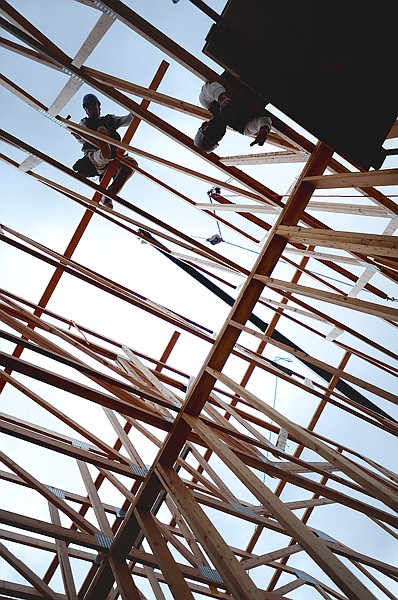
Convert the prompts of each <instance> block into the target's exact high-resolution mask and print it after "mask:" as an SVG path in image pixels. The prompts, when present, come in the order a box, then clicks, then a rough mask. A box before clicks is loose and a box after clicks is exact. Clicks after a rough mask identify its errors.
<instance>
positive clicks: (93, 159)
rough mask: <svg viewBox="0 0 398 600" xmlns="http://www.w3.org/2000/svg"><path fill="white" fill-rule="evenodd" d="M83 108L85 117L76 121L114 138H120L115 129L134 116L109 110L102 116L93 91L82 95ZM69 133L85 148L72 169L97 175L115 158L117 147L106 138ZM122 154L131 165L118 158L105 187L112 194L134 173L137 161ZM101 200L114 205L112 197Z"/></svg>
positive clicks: (93, 175) (102, 172)
mask: <svg viewBox="0 0 398 600" xmlns="http://www.w3.org/2000/svg"><path fill="white" fill-rule="evenodd" d="M83 108H84V110H85V111H86V115H87V117H84V118H83V119H82V120H81V121H80V123H79V125H82V126H83V127H87V128H88V129H91V130H92V131H98V133H102V134H104V135H108V136H109V137H111V138H113V139H114V140H120V135H119V134H118V132H117V131H116V130H117V129H119V127H126V126H127V125H130V123H131V121H132V119H133V115H132V114H128V115H125V116H124V117H117V116H116V115H110V114H108V115H105V116H104V117H101V116H100V113H101V103H100V101H99V100H98V98H97V96H95V95H94V94H86V95H85V96H84V98H83ZM72 135H74V137H75V138H76V139H78V140H79V142H80V143H81V144H82V151H83V152H84V158H81V159H80V160H78V161H77V162H76V163H75V164H74V165H73V169H74V170H75V171H77V172H78V173H80V174H81V175H84V176H85V177H95V176H99V177H100V178H101V177H102V176H103V174H104V173H105V171H106V169H107V167H108V165H109V163H111V162H112V161H113V160H117V158H116V147H115V146H112V145H110V144H108V143H106V142H103V141H100V140H95V139H94V138H93V140H92V143H91V142H89V141H87V140H85V139H83V138H82V137H80V135H78V134H77V133H75V132H72ZM124 158H125V159H126V160H128V162H129V163H130V165H131V167H130V166H127V165H125V164H124V163H120V162H119V161H118V162H119V166H118V169H117V171H116V173H115V175H114V178H113V181H112V183H111V185H110V186H108V188H107V191H109V192H112V193H113V194H117V193H118V192H119V191H120V190H121V189H122V187H123V186H124V184H125V183H126V181H127V180H128V179H129V178H130V177H131V176H132V175H133V173H134V170H135V167H136V166H137V165H138V163H137V161H136V160H134V158H131V157H129V156H128V155H127V154H125V155H124ZM101 204H104V206H107V207H108V208H113V203H112V200H111V199H110V198H107V197H106V196H103V197H102V200H101Z"/></svg>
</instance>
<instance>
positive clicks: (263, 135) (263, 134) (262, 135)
mask: <svg viewBox="0 0 398 600" xmlns="http://www.w3.org/2000/svg"><path fill="white" fill-rule="evenodd" d="M270 131H271V127H270V126H269V125H263V126H262V127H261V129H260V131H259V132H258V134H257V135H256V139H255V140H254V142H252V143H251V144H250V146H255V145H256V144H258V145H259V146H264V144H265V142H266V140H267V137H268V134H269V132H270Z"/></svg>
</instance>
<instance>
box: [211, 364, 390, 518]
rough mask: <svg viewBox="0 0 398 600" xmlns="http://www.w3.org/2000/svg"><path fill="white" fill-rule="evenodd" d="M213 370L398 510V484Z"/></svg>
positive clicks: (309, 445)
mask: <svg viewBox="0 0 398 600" xmlns="http://www.w3.org/2000/svg"><path fill="white" fill-rule="evenodd" d="M208 369H209V370H210V367H208ZM211 373H212V374H213V376H215V377H216V378H217V379H218V380H219V381H221V382H222V383H225V385H227V386H228V387H230V388H231V389H232V390H234V392H236V393H237V394H239V395H240V396H242V398H246V400H247V401H249V402H250V403H251V405H252V406H253V407H259V409H261V411H262V412H264V413H265V414H266V415H267V416H268V417H270V418H271V419H272V420H274V421H275V422H276V423H278V425H279V426H281V427H283V428H284V429H286V431H288V432H289V433H290V434H291V435H294V436H295V437H296V439H298V440H299V441H300V442H301V443H302V444H304V446H306V447H307V448H310V449H311V450H313V451H314V452H317V453H318V454H319V455H320V456H322V457H323V458H324V459H325V460H327V461H328V462H329V463H331V464H332V465H335V466H336V467H337V468H338V469H339V470H341V471H342V472H343V473H345V474H346V475H347V476H348V477H349V478H351V479H352V480H353V481H355V482H357V483H358V484H359V485H361V486H362V487H363V488H364V489H365V490H366V491H367V492H368V493H369V494H371V495H372V496H373V497H374V498H377V499H378V500H380V501H381V502H383V503H384V504H385V505H386V506H389V507H390V508H392V509H393V510H395V511H397V510H398V499H397V498H398V496H397V494H396V492H395V494H394V493H393V489H395V488H396V486H392V487H391V485H390V484H389V485H387V484H386V483H384V482H383V480H381V479H379V478H378V477H376V476H374V475H373V474H372V472H371V471H368V470H367V469H364V468H362V467H360V466H358V465H356V464H355V463H354V462H353V461H351V460H348V459H346V458H345V457H344V456H342V455H341V454H339V453H338V452H336V451H335V450H333V448H330V447H329V446H328V445H326V444H325V443H324V442H321V441H320V440H319V439H317V438H316V437H315V436H314V435H313V434H312V433H310V432H307V431H306V430H305V429H304V428H303V427H300V426H299V425H296V424H295V423H293V422H292V421H290V420H289V419H287V418H286V417H284V416H283V415H282V414H280V413H279V412H277V411H276V410H275V409H273V408H271V407H270V406H268V405H267V404H266V403H265V402H263V401H262V400H260V399H259V398H258V397H257V396H255V395H254V394H252V393H250V392H248V391H247V390H245V389H244V388H243V387H242V386H240V385H239V384H237V383H235V382H234V381H233V380H232V379H231V378H230V377H227V376H226V375H224V374H223V373H220V372H218V373H217V372H216V371H215V370H213V369H211Z"/></svg>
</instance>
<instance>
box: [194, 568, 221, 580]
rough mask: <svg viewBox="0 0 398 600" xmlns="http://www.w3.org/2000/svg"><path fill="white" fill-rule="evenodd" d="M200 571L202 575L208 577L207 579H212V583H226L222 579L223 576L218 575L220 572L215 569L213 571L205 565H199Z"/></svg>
mask: <svg viewBox="0 0 398 600" xmlns="http://www.w3.org/2000/svg"><path fill="white" fill-rule="evenodd" d="M199 571H200V572H201V573H202V575H203V576H204V577H207V579H211V580H212V581H214V582H216V583H224V582H223V580H222V579H221V576H220V574H219V573H218V571H216V570H215V569H212V568H211V567H206V566H205V565H199Z"/></svg>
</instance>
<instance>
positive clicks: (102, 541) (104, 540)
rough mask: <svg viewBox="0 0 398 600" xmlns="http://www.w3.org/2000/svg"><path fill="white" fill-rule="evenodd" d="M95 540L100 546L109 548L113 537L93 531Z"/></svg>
mask: <svg viewBox="0 0 398 600" xmlns="http://www.w3.org/2000/svg"><path fill="white" fill-rule="evenodd" d="M94 537H95V540H96V542H97V544H98V546H100V547H101V548H110V547H111V546H112V542H113V538H111V537H109V535H104V534H103V533H95V534H94Z"/></svg>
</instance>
